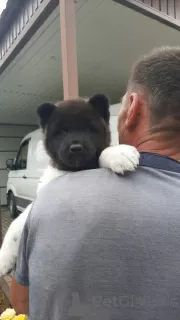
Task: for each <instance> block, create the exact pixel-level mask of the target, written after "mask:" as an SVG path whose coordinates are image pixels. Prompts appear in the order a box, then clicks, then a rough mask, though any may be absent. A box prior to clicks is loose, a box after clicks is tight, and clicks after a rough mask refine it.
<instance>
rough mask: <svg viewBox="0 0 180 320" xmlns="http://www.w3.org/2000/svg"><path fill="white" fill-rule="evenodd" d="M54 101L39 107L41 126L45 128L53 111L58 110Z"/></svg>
mask: <svg viewBox="0 0 180 320" xmlns="http://www.w3.org/2000/svg"><path fill="white" fill-rule="evenodd" d="M56 108H57V107H56V106H55V105H54V104H53V103H43V104H41V105H40V106H39V107H38V108H37V114H38V117H39V119H40V126H41V128H42V129H43V130H44V129H45V128H46V126H47V124H48V122H49V119H50V117H51V115H52V113H53V112H54V111H55V110H56Z"/></svg>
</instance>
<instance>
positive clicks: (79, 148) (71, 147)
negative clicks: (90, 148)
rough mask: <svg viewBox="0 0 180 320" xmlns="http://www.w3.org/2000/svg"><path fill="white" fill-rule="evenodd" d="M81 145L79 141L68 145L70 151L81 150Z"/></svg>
mask: <svg viewBox="0 0 180 320" xmlns="http://www.w3.org/2000/svg"><path fill="white" fill-rule="evenodd" d="M81 151H82V145H81V144H80V143H74V144H72V145H71V146H70V152H81Z"/></svg>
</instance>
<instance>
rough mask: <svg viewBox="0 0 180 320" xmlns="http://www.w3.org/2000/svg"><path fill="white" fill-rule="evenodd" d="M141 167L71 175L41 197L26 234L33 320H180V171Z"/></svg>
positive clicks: (150, 161)
mask: <svg viewBox="0 0 180 320" xmlns="http://www.w3.org/2000/svg"><path fill="white" fill-rule="evenodd" d="M141 164H142V166H141V167H140V168H139V169H138V170H137V172H135V173H133V174H127V175H126V176H124V177H120V176H118V175H116V174H114V173H112V172H111V171H108V170H103V169H99V170H92V171H84V172H80V173H72V174H67V175H65V176H63V177H60V178H58V179H56V180H54V181H53V182H52V183H50V184H49V185H48V186H47V187H46V188H44V190H42V192H41V193H40V194H39V196H38V198H37V200H36V202H35V204H34V206H33V209H32V212H31V215H30V217H29V220H28V222H27V225H26V227H25V229H24V238H26V239H27V242H26V248H25V250H26V258H27V264H28V268H29V283H30V319H31V320H36V319H38V320H41V319H43V320H44V319H51V320H60V319H63V320H65V319H82V320H83V319H84V320H86V319H87V320H88V319H90V320H96V319H97V320H100V319H102V320H106V319H107V320H109V319H123V320H130V319H132V320H145V319H146V320H151V319H153V320H154V319H156V320H166V319H168V320H169V319H173V320H176V319H178V320H179V314H180V231H179V230H180V201H179V190H180V164H178V163H177V162H175V161H173V160H170V159H167V158H165V157H160V156H155V155H150V154H144V155H142V158H141ZM144 165H145V166H144ZM149 165H151V166H152V168H149V167H148V166H149ZM162 169H163V170H162ZM42 208H43V210H44V211H42ZM24 242H25V241H24ZM22 249H23V250H24V248H22ZM22 265H23V263H22V261H21V262H20V261H19V262H18V265H17V272H16V277H17V280H18V282H20V279H19V278H18V274H20V271H21V269H23V268H24V266H22ZM24 280H25V279H24Z"/></svg>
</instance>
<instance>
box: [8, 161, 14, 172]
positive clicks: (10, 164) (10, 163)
mask: <svg viewBox="0 0 180 320" xmlns="http://www.w3.org/2000/svg"><path fill="white" fill-rule="evenodd" d="M6 170H10V171H11V170H14V160H13V159H8V160H7V161H6Z"/></svg>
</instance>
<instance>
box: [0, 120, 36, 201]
mask: <svg viewBox="0 0 180 320" xmlns="http://www.w3.org/2000/svg"><path fill="white" fill-rule="evenodd" d="M34 129H36V127H35V126H18V125H4V124H3V125H1V124H0V204H1V205H6V204H7V201H6V184H7V179H8V172H7V171H6V160H8V159H12V158H14V157H15V156H16V154H17V151H18V149H19V145H20V142H21V140H22V138H23V137H24V136H25V135H26V134H27V133H29V132H31V131H33V130H34Z"/></svg>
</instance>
